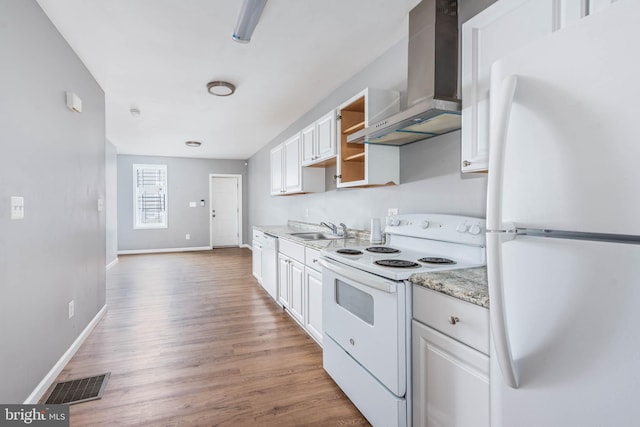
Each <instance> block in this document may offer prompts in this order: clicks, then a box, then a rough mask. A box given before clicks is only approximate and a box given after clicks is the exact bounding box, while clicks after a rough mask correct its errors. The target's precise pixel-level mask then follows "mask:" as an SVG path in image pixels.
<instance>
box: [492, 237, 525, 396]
mask: <svg viewBox="0 0 640 427" xmlns="http://www.w3.org/2000/svg"><path fill="white" fill-rule="evenodd" d="M512 239H513V234H511V233H488V234H487V276H488V277H487V278H488V282H489V297H490V298H491V310H489V317H490V320H491V336H492V337H493V345H494V350H495V357H496V359H497V361H498V365H499V366H500V371H501V372H502V378H503V379H504V382H505V384H506V385H508V386H509V387H511V388H518V385H519V384H518V383H519V380H518V370H517V368H516V365H515V362H514V360H513V356H512V354H511V344H510V342H509V332H508V328H507V317H506V313H505V307H504V291H503V286H502V248H501V246H502V244H503V243H504V242H506V241H509V240H512ZM492 357H493V356H492Z"/></svg>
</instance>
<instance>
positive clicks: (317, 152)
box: [301, 110, 337, 167]
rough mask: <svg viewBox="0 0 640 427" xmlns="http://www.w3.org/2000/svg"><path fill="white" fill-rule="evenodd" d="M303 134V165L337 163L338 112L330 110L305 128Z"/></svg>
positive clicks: (321, 165)
mask: <svg viewBox="0 0 640 427" xmlns="http://www.w3.org/2000/svg"><path fill="white" fill-rule="evenodd" d="M301 135H302V166H318V167H325V166H328V165H330V164H334V163H335V157H336V153H337V150H336V112H335V110H331V111H329V112H328V113H327V114H325V115H324V116H322V117H320V118H319V119H318V120H316V121H315V122H314V123H312V124H310V125H309V126H307V127H306V128H304V129H303V130H302V132H301Z"/></svg>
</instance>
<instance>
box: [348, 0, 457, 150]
mask: <svg viewBox="0 0 640 427" xmlns="http://www.w3.org/2000/svg"><path fill="white" fill-rule="evenodd" d="M408 53H409V66H408V76H407V104H408V106H409V107H408V108H407V109H406V110H404V111H402V112H400V113H398V114H395V115H393V116H391V117H388V118H386V119H384V120H381V121H379V122H377V123H374V124H372V125H370V126H369V127H367V128H365V129H362V130H361V131H359V132H356V133H354V134H353V135H350V136H349V137H348V138H347V142H350V143H367V144H384V145H404V144H409V143H411V142H415V141H419V140H422V139H426V138H431V137H434V136H438V135H442V134H445V133H448V132H452V131H454V130H458V129H460V124H461V115H460V111H461V103H460V99H459V98H458V2H457V0H423V1H422V2H420V3H419V4H418V5H417V6H416V7H414V8H413V9H412V10H411V12H409V52H408Z"/></svg>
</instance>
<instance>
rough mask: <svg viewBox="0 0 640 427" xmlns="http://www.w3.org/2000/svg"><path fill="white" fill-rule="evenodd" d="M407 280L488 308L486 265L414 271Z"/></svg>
mask: <svg viewBox="0 0 640 427" xmlns="http://www.w3.org/2000/svg"><path fill="white" fill-rule="evenodd" d="M409 281H411V283H413V284H415V285H418V286H423V287H425V288H428V289H432V290H434V291H437V292H442V293H443V294H447V295H450V296H452V297H454V298H458V299H461V300H463V301H467V302H470V303H471V304H475V305H479V306H480V307H486V308H489V289H488V286H487V268H486V267H477V268H464V269H460V270H447V271H434V272H433V273H416V274H414V275H412V276H411V277H409Z"/></svg>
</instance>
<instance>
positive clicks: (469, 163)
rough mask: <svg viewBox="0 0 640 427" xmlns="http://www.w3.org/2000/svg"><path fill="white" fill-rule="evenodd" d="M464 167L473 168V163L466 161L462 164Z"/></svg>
mask: <svg viewBox="0 0 640 427" xmlns="http://www.w3.org/2000/svg"><path fill="white" fill-rule="evenodd" d="M462 166H464V167H467V166H471V162H470V161H469V160H465V161H463V162H462Z"/></svg>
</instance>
